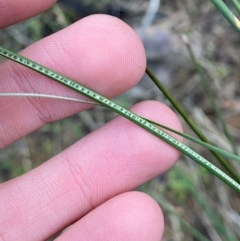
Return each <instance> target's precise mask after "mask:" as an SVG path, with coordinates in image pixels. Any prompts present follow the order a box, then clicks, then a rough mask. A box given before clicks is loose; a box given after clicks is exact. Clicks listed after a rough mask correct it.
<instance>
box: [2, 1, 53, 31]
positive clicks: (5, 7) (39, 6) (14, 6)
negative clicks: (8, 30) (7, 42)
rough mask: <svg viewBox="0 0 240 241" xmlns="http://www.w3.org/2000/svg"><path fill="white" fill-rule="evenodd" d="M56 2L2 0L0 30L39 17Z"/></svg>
mask: <svg viewBox="0 0 240 241" xmlns="http://www.w3.org/2000/svg"><path fill="white" fill-rule="evenodd" d="M55 2H56V0H41V1H38V0H21V1H18V0H0V28H4V27H7V26H8V25H11V24H14V23H17V22H19V21H21V20H24V19H26V18H29V17H32V16H34V15H37V14H39V13H41V12H43V11H44V10H46V9H48V8H49V7H50V6H51V5H53V4H54V3H55Z"/></svg>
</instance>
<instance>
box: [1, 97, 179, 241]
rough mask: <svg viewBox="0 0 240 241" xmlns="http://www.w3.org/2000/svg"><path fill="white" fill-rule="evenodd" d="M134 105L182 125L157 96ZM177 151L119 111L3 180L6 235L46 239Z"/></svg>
mask: <svg viewBox="0 0 240 241" xmlns="http://www.w3.org/2000/svg"><path fill="white" fill-rule="evenodd" d="M132 110H133V111H134V112H136V113H138V114H140V115H143V116H145V117H146V118H149V119H152V120H154V121H156V122H160V123H162V124H165V125H168V126H169V127H171V128H173V129H176V130H179V131H181V126H180V123H179V121H178V119H177V117H176V116H175V114H174V113H173V112H172V111H171V110H170V109H169V108H168V107H166V106H164V105H162V104H160V103H158V102H154V101H147V102H143V103H140V104H138V105H136V106H134V108H133V109H132ZM178 157H179V153H178V152H177V151H176V150H175V149H173V148H172V147H170V146H169V145H168V144H166V143H165V142H163V141H161V140H159V139H158V138H156V137H155V136H153V135H152V134H150V133H148V132H147V131H145V130H143V129H142V128H140V127H138V126H137V125H135V124H133V123H131V122H130V121H128V120H126V119H124V118H122V117H118V118H116V119H114V120H113V121H111V122H110V123H108V124H106V125H105V126H104V127H102V128H100V129H98V130H97V131H95V132H93V133H91V134H90V135H88V136H86V137H85V138H83V139H81V140H80V141H79V142H77V143H76V144H74V145H73V146H71V147H70V148H68V149H67V150H65V151H64V152H62V153H61V154H59V155H57V156H56V157H54V158H52V159H51V160H49V161H48V162H46V163H44V164H42V165H41V166H39V167H38V168H36V169H34V170H32V171H30V172H29V173H27V174H25V175H23V176H21V177H19V178H17V179H16V180H12V181H10V182H7V183H5V184H3V185H2V187H1V188H0V193H1V203H0V213H1V216H0V220H1V221H0V227H1V228H2V230H3V231H4V232H5V234H4V235H1V237H3V238H5V237H9V240H16V237H19V239H22V240H26V241H27V240H36V235H38V236H39V237H44V238H45V239H46V238H48V237H50V236H51V235H53V234H54V233H56V232H57V231H59V230H62V229H63V228H64V227H66V226H68V225H69V224H71V223H72V222H74V221H76V220H78V219H79V218H81V217H82V216H84V215H85V214H86V213H88V212H89V211H91V210H92V209H94V208H95V207H97V206H98V205H100V204H101V203H103V202H105V201H106V200H108V199H109V198H112V197H113V196H115V195H118V194H120V193H123V192H126V191H129V190H132V189H133V188H135V187H137V186H139V185H140V184H142V183H144V182H146V181H147V180H149V179H151V178H153V177H154V176H156V175H158V174H160V173H163V172H164V171H166V170H167V169H169V168H170V167H171V166H172V165H173V164H174V163H175V161H176V160H177V158H178ZM29 225H31V229H29ZM13 226H14V227H15V230H14V232H13V231H12V229H11V228H10V227H13ZM6 240H8V239H7V238H6Z"/></svg>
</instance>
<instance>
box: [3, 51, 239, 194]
mask: <svg viewBox="0 0 240 241" xmlns="http://www.w3.org/2000/svg"><path fill="white" fill-rule="evenodd" d="M0 55H2V56H4V57H6V58H8V59H11V60H13V61H15V62H17V63H19V64H21V65H24V66H26V67H28V68H30V69H32V70H34V71H36V72H38V73H40V74H42V75H45V76H47V77H49V78H51V79H53V80H54V81H56V82H58V83H60V84H62V85H65V86H67V87H68V88H71V89H72V90H74V91H76V92H78V93H80V94H82V95H84V96H86V97H87V98H89V99H91V100H93V101H94V102H96V103H99V104H100V105H102V106H105V107H107V108H108V109H111V110H112V111H114V112H116V113H118V114H119V115H121V116H123V117H125V118H127V119H128V120H130V121H132V122H133V123H135V124H137V125H139V126H140V127H142V128H144V129H145V130H147V131H148V132H150V133H152V134H153V135H155V136H157V137H158V138H160V139H162V140H163V141H165V142H167V143H168V144H170V145H171V146H173V147H174V148H176V149H177V150H179V151H180V152H182V153H184V154H185V155H187V156H188V157H190V158H191V159H193V160H194V161H196V162H197V163H199V164H200V165H202V166H204V167H205V168H206V169H208V170H209V171H210V172H212V173H213V174H214V175H216V176H217V177H219V178H220V179H221V180H223V181H224V182H225V183H227V184H228V185H229V186H231V187H232V188H233V189H234V190H236V191H237V192H238V193H240V184H239V183H237V182H236V181H235V180H233V179H232V178H231V177H229V176H228V175H226V174H225V173H224V172H223V171H221V170H220V169H219V168H217V167H216V166H214V165H213V164H212V163H211V162H209V161H208V160H206V159H205V158H204V157H202V156H200V155H199V154H198V153H196V152H195V151H193V150H192V149H191V148H189V147H187V146H186V145H184V144H183V143H181V142H180V141H178V140H176V139H175V138H173V137H172V136H170V135H168V134H167V133H165V132H164V131H162V130H161V129H159V128H157V127H156V126H155V125H154V124H151V123H150V122H149V121H147V120H145V119H144V118H142V117H140V116H138V115H137V114H135V113H133V112H131V111H130V110H127V109H125V108H124V107H122V106H120V105H119V104H117V103H115V102H113V101H112V100H109V99H107V98H106V97H104V96H102V95H100V94H98V93H96V92H95V91H93V90H91V89H89V88H87V87H86V86H83V85H81V84H79V83H77V82H75V81H73V80H71V79H69V78H67V77H65V76H63V75H61V74H59V73H57V72H54V71H52V70H50V69H48V68H46V67H44V66H42V65H40V64H38V63H36V62H34V61H32V60H30V59H27V58H25V57H23V56H21V55H19V54H16V53H13V52H11V51H9V50H7V49H4V48H2V47H0Z"/></svg>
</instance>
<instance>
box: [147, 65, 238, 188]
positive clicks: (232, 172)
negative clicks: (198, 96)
mask: <svg viewBox="0 0 240 241" xmlns="http://www.w3.org/2000/svg"><path fill="white" fill-rule="evenodd" d="M146 73H147V75H148V76H149V77H150V79H151V80H152V81H153V82H154V83H155V84H156V86H157V87H158V88H159V89H160V90H161V91H162V93H163V94H164V96H165V97H166V98H167V99H168V100H169V101H170V103H171V104H172V105H173V107H174V108H175V109H176V110H177V111H178V113H179V114H180V115H181V116H182V118H183V119H184V120H185V121H186V123H187V124H188V125H189V126H190V127H191V129H192V130H193V131H194V132H195V134H196V135H197V136H198V137H199V138H200V139H201V140H202V141H203V142H206V143H209V141H208V139H207V138H206V137H205V135H204V134H203V133H202V132H201V130H200V129H199V128H198V127H197V126H196V125H195V124H194V122H193V121H192V120H191V119H190V118H189V117H188V115H187V113H186V112H185V111H184V109H183V108H182V107H181V106H180V105H179V104H178V103H177V101H176V100H175V99H174V98H173V97H172V95H171V94H170V93H169V92H168V90H167V89H166V88H165V87H164V86H163V85H162V83H161V82H160V81H159V80H158V78H157V77H156V76H155V75H154V74H153V72H152V71H151V70H150V68H149V67H147V69H146ZM211 152H212V154H213V155H214V156H215V157H216V158H217V160H218V161H219V162H220V163H221V164H222V165H223V167H224V168H225V169H226V170H227V171H228V173H229V174H230V175H231V176H232V177H233V178H234V179H235V180H236V181H237V182H238V183H240V178H239V175H238V174H237V173H236V171H235V170H234V168H233V167H232V166H231V165H230V164H229V163H228V162H227V161H226V160H225V159H224V158H223V157H222V156H221V155H219V154H218V153H216V152H214V151H211Z"/></svg>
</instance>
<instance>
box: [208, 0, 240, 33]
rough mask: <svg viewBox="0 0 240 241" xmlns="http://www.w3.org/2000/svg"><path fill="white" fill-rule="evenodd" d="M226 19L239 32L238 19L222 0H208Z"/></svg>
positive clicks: (239, 22) (239, 24) (239, 23)
mask: <svg viewBox="0 0 240 241" xmlns="http://www.w3.org/2000/svg"><path fill="white" fill-rule="evenodd" d="M210 1H211V2H212V3H213V4H214V5H215V7H216V8H217V9H218V10H219V12H221V14H222V15H223V16H224V17H225V18H226V20H227V21H228V22H229V23H230V24H231V25H232V26H233V27H234V28H235V30H236V31H237V32H238V33H240V21H239V19H238V18H237V17H236V16H235V15H234V14H233V13H232V12H231V10H230V9H229V8H228V7H227V5H226V4H225V3H224V2H223V1H222V0H210Z"/></svg>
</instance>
